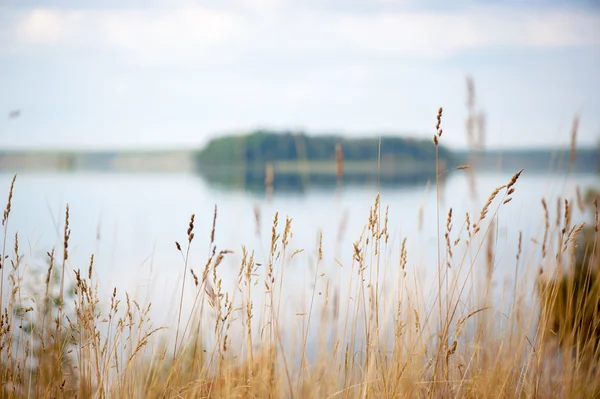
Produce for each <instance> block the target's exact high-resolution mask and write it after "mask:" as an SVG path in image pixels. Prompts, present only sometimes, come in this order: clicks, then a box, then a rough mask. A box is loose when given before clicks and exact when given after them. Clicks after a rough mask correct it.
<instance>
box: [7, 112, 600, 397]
mask: <svg viewBox="0 0 600 399" xmlns="http://www.w3.org/2000/svg"><path fill="white" fill-rule="evenodd" d="M441 122H442V109H441V108H440V110H439V113H438V115H437V125H436V134H435V136H434V142H435V144H436V145H437V144H438V143H439V141H440V140H441V138H442V128H441ZM444 139H446V137H445V136H444ZM337 154H338V155H337V158H338V160H337V162H338V174H339V176H338V177H339V178H340V180H341V175H342V168H343V158H342V153H341V148H339V149H338V152H337ZM522 172H523V171H522V170H521V171H518V172H516V173H515V174H514V176H513V177H512V178H511V179H510V180H509V181H507V182H505V184H502V185H500V186H499V187H497V188H496V189H495V190H493V191H492V193H491V194H490V196H489V197H488V199H487V200H486V201H485V202H484V203H483V204H482V206H481V209H480V211H479V215H478V217H476V220H475V222H474V223H472V221H471V220H472V215H469V214H468V213H467V214H466V215H465V217H464V222H462V223H461V225H460V226H455V223H457V222H456V220H462V219H463V217H462V215H458V218H457V217H456V216H457V215H454V214H453V211H452V209H451V208H450V209H449V210H448V211H447V212H446V211H443V212H442V210H441V209H440V207H441V205H440V202H439V201H438V209H436V210H435V212H436V213H437V214H438V217H437V223H438V225H437V229H438V248H439V252H438V254H437V263H438V264H437V275H436V277H435V280H434V281H435V285H434V286H433V287H423V286H421V285H420V284H419V283H418V280H417V278H416V277H415V275H414V270H411V266H416V265H414V261H411V260H410V259H411V256H412V254H411V253H409V252H408V251H407V240H409V241H410V237H396V239H394V238H391V237H390V231H389V230H388V224H389V220H388V212H389V208H388V207H387V206H385V207H384V206H382V204H381V203H380V201H381V197H380V196H379V195H377V197H376V198H375V201H374V203H373V206H372V207H371V209H370V210H369V213H368V216H367V215H365V216H366V217H365V228H364V229H363V231H362V232H361V233H360V232H350V233H360V235H359V236H358V237H357V239H356V240H355V241H354V244H353V247H352V248H345V250H347V251H351V252H352V263H351V264H342V263H340V262H339V261H337V260H334V259H330V258H328V256H327V255H326V254H325V252H324V248H323V236H322V234H321V233H319V236H318V237H319V238H318V246H317V250H316V253H314V254H308V255H307V257H310V259H312V264H311V265H310V267H309V272H310V273H311V276H312V277H311V280H312V284H311V292H310V293H309V295H308V301H307V303H303V304H297V305H298V307H299V308H302V310H301V311H299V312H295V313H293V314H290V310H289V308H290V307H289V306H286V304H284V303H283V301H282V299H283V298H284V296H285V286H284V282H285V281H287V280H286V274H285V273H286V269H287V268H288V267H289V265H290V264H291V263H292V262H294V261H296V260H297V259H298V258H299V256H298V255H299V254H301V253H303V251H302V249H298V248H294V247H293V246H292V244H291V241H290V238H291V236H292V234H293V230H294V229H293V224H292V219H290V218H288V217H286V218H285V221H284V223H281V225H280V218H279V214H275V215H274V218H273V221H272V229H271V232H272V233H271V238H270V243H269V245H268V247H269V251H268V253H267V254H266V255H264V256H263V255H261V256H258V255H257V254H256V253H255V252H254V251H253V250H251V249H248V248H246V247H242V249H241V262H240V264H239V265H238V268H239V269H238V270H239V271H238V274H237V284H236V287H235V289H234V290H230V291H228V290H227V289H226V288H225V284H224V283H223V280H222V276H221V272H220V268H221V267H222V265H223V263H224V262H227V259H228V256H229V254H230V253H231V251H229V250H226V249H218V248H217V247H216V246H215V230H216V222H217V209H216V207H215V211H214V215H213V225H212V232H211V236H210V240H209V246H208V251H207V259H206V263H205V264H204V268H203V269H202V270H193V268H191V267H190V264H189V259H188V254H189V249H190V247H191V246H192V245H194V244H195V243H196V241H195V240H194V228H195V226H194V223H195V215H192V216H191V218H190V221H189V224H188V229H187V244H184V245H181V244H179V243H176V249H177V250H178V251H179V252H180V253H181V256H182V270H183V271H184V276H187V275H188V273H189V274H190V278H188V279H187V280H186V279H184V280H183V283H182V286H181V292H179V293H178V294H179V306H178V308H177V309H175V312H176V314H177V322H176V325H174V326H170V327H172V328H173V330H174V331H175V339H174V341H173V340H170V341H169V340H166V339H163V335H161V333H162V332H163V331H162V329H163V327H161V326H158V327H157V326H153V325H152V322H151V320H150V319H149V312H150V305H148V306H141V305H140V304H139V303H138V302H136V301H135V300H134V298H132V297H130V296H129V295H128V294H127V293H121V292H117V289H116V288H114V287H99V286H98V284H97V282H96V281H95V280H94V278H93V273H92V271H93V268H94V258H93V256H92V257H91V259H90V263H89V264H88V265H82V266H83V269H80V268H79V267H77V266H76V265H72V264H70V262H69V252H68V249H69V239H70V230H69V209H68V207H67V209H66V212H65V219H64V226H65V227H64V242H63V248H61V249H62V250H58V251H55V250H51V251H50V252H49V253H48V268H47V270H45V272H44V274H43V276H44V278H43V279H42V280H40V282H39V286H36V288H35V289H33V290H29V291H27V290H26V285H25V282H24V273H23V270H22V269H23V264H22V263H23V262H22V257H21V255H20V251H19V237H18V236H15V237H14V243H12V244H11V243H10V239H11V238H12V237H7V231H8V230H7V225H8V222H9V220H10V211H11V200H12V193H13V189H17V188H15V187H14V186H15V184H14V180H13V184H12V185H11V187H10V194H9V199H8V203H7V207H6V210H5V212H4V217H3V221H2V224H3V227H4V245H3V258H2V263H1V266H2V274H3V279H2V285H1V289H2V294H3V295H2V298H3V299H2V302H0V305H1V311H2V312H1V313H2V316H1V319H0V358H1V359H2V363H1V366H0V382H1V389H2V391H1V395H2V397H7V398H25V397H78V398H87V397H94V398H104V397H111V398H112V397H115V398H155V397H156V398H165V397H169V398H171V397H172V398H198V397H255V398H266V397H295V398H304V397H318V398H358V397H360V398H376V397H386V398H387V397H436V398H437V397H443V398H446V397H468V398H471V397H473V398H474V397H519V398H554V397H594V396H598V395H600V375H599V374H600V368H599V367H598V360H599V358H600V354H599V351H600V349H599V340H598V337H599V336H600V333H599V325H600V316H599V312H600V288H599V284H600V283H599V281H600V280H599V279H598V277H597V276H598V267H599V262H598V259H599V254H598V244H599V243H600V241H599V238H598V205H597V198H596V199H595V201H594V202H593V204H594V206H592V204H591V202H590V203H588V204H583V202H582V201H583V200H582V199H581V195H580V194H578V200H577V204H578V206H579V207H580V208H581V209H583V208H584V207H585V209H587V210H588V211H590V220H591V221H592V223H591V227H590V228H589V229H588V228H586V225H583V224H577V225H572V222H571V216H572V212H573V205H572V202H569V201H567V200H559V201H558V208H557V212H556V213H557V215H556V223H554V224H551V223H550V220H551V219H550V211H549V209H548V206H547V201H546V200H545V199H543V200H542V207H541V208H540V215H541V216H542V219H543V222H544V226H545V230H544V232H543V239H541V240H539V242H541V245H539V246H537V247H536V248H535V250H536V251H538V252H539V261H538V260H535V261H529V263H528V262H527V261H525V259H526V258H525V257H524V256H522V255H523V253H524V252H525V251H526V246H527V242H528V241H527V240H524V238H523V236H522V234H521V233H519V236H518V240H517V237H515V245H518V252H517V256H516V259H515V266H514V267H515V273H514V276H515V286H514V287H513V288H512V291H510V292H508V293H506V294H502V296H501V297H502V299H504V297H505V295H506V297H508V298H510V299H511V301H510V302H511V306H510V309H509V311H508V312H506V310H505V309H501V308H499V307H498V306H496V305H497V303H496V302H497V298H496V297H494V294H493V287H492V286H493V279H494V271H495V267H496V262H497V261H496V255H497V254H496V247H495V240H496V236H495V226H496V225H497V221H498V218H499V211H500V210H501V209H502V208H503V207H509V206H512V205H513V203H512V202H511V200H512V199H513V198H516V197H515V196H516V195H517V196H518V194H517V192H516V189H518V186H519V180H518V179H519V176H520V175H521V173H522ZM272 179H273V176H272V172H271V173H267V179H266V181H265V185H266V189H267V190H268V189H269V187H272ZM438 185H439V182H438ZM588 202H589V201H588ZM415 211H416V210H415ZM424 211H425V212H427V211H430V212H433V211H434V210H424ZM255 216H256V222H257V225H258V224H259V223H260V219H261V218H260V209H258V208H256V209H255ZM421 217H422V216H420V218H421ZM442 227H444V229H443V232H442ZM343 230H344V228H342V227H341V228H340V232H339V235H340V236H341V235H342V234H343V233H344V232H343ZM257 231H260V228H259V226H257ZM582 237H583V238H585V240H584V241H581V239H582ZM342 250H344V249H342ZM393 253H396V254H398V262H397V263H395V262H394V261H393V259H395V258H394V257H393V256H391V254H393ZM57 254H62V256H60V255H58V257H57ZM259 258H260V259H259ZM328 262H331V263H334V262H337V263H338V264H339V266H340V267H344V268H350V269H351V273H348V276H349V278H348V280H341V281H336V282H335V283H333V279H332V277H333V278H335V276H329V275H326V273H325V271H324V270H325V267H324V265H325V264H326V263H328ZM528 270H534V271H536V270H539V273H533V274H534V275H535V276H536V280H535V282H536V285H535V287H537V289H538V293H539V294H538V295H537V296H536V297H535V298H539V301H537V300H533V301H531V302H527V301H523V300H521V299H522V298H523V296H525V295H526V293H527V291H528V290H531V289H532V288H533V287H534V284H533V283H534V281H528V280H527V277H525V276H526V275H528V274H527V273H526V272H527V271H528ZM5 271H6V273H7V276H6V277H7V278H4V273H5ZM67 273H72V275H73V276H74V277H75V285H74V286H73V287H67V286H65V284H66V281H67V279H66V278H65V275H66V274H67ZM517 282H518V284H516V283H517ZM428 288H431V291H428ZM99 289H103V290H107V291H109V292H112V296H111V301H110V303H109V304H102V303H101V302H100V300H99V299H98V298H99V296H98V292H99ZM184 297H186V298H190V297H191V298H193V306H192V310H191V312H189V313H185V312H183V310H182V309H183V306H182V303H183V301H184ZM256 298H260V299H258V300H257V299H256ZM298 307H297V308H298ZM165 328H166V327H165ZM317 329H318V332H316V330H317Z"/></svg>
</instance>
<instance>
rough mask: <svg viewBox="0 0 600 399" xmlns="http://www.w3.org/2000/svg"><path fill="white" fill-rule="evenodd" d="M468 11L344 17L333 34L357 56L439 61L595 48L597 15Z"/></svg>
mask: <svg viewBox="0 0 600 399" xmlns="http://www.w3.org/2000/svg"><path fill="white" fill-rule="evenodd" d="M528 11H529V12H524V11H523V10H518V9H511V8H500V7H498V8H496V7H494V8H472V9H469V10H463V11H460V12H456V11H455V12H448V13H436V12H413V13H389V14H368V15H358V14H357V15H345V16H342V17H341V18H339V19H338V20H337V24H336V29H337V33H338V34H339V35H340V36H341V37H343V38H344V39H345V40H346V41H347V42H348V43H349V44H350V45H354V46H357V47H359V48H360V49H362V50H363V51H369V52H374V53H380V54H398V55H412V56H419V55H420V56H444V55H448V54H450V53H453V52H456V51H460V50H465V49H472V48H483V47H486V46H509V47H560V46H572V45H574V46H577V45H599V44H600V15H599V14H598V13H589V12H588V13H584V12H577V11H555V10H549V11H546V10H542V11H535V12H533V11H531V10H528Z"/></svg>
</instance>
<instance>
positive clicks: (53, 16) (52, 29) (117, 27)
mask: <svg viewBox="0 0 600 399" xmlns="http://www.w3.org/2000/svg"><path fill="white" fill-rule="evenodd" d="M241 24H242V23H241V21H238V20H237V18H236V16H235V15H234V14H231V13H225V12H222V11H215V10H208V9H204V8H199V7H193V8H186V9H170V10H165V9H152V10H60V9H34V10H31V11H29V12H26V13H24V14H23V15H21V16H20V17H19V18H18V23H17V25H16V26H17V28H16V35H15V36H16V39H17V42H18V43H19V44H20V45H21V46H24V47H27V46H33V47H38V48H39V47H45V46H53V47H58V46H60V47H64V48H70V47H78V46H85V47H88V48H100V49H105V50H109V51H116V52H118V53H121V54H123V55H125V56H127V57H128V58H130V59H131V58H134V59H137V60H139V61H142V62H144V61H152V60H155V61H156V60H160V59H164V60H171V61H182V60H185V59H186V58H190V57H191V58H198V56H199V55H204V54H206V52H207V51H208V50H210V49H212V48H215V47H217V46H220V45H223V44H224V43H227V42H228V41H229V40H232V39H234V38H235V37H236V35H237V34H238V33H239V28H240V26H241Z"/></svg>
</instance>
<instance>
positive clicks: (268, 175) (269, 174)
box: [265, 162, 275, 199]
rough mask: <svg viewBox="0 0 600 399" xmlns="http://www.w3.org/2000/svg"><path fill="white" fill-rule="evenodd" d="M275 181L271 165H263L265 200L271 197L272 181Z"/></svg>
mask: <svg viewBox="0 0 600 399" xmlns="http://www.w3.org/2000/svg"><path fill="white" fill-rule="evenodd" d="M274 180H275V170H274V169H273V164H272V163H270V162H268V163H267V164H266V165H265V189H266V191H267V199H271V197H272V196H273V181H274Z"/></svg>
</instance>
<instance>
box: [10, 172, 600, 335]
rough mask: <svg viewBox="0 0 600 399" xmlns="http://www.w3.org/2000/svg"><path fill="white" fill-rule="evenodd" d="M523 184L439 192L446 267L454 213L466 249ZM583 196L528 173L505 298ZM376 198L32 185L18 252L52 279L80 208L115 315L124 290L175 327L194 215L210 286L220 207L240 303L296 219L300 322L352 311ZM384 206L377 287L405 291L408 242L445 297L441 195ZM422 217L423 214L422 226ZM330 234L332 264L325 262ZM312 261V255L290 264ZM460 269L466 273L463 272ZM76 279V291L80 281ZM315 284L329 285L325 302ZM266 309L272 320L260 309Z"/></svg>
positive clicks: (85, 179) (391, 196) (72, 262)
mask: <svg viewBox="0 0 600 399" xmlns="http://www.w3.org/2000/svg"><path fill="white" fill-rule="evenodd" d="M463 172H464V173H463ZM512 174H513V173H479V174H477V175H476V176H475V179H476V187H477V198H476V199H473V198H472V196H471V194H470V184H469V179H468V172H467V171H457V172H456V173H453V174H452V175H450V176H449V177H448V179H446V180H445V182H444V184H443V187H441V188H440V192H439V196H440V209H439V220H440V234H439V237H440V248H441V256H442V261H444V257H445V248H446V244H445V241H444V235H443V234H444V229H445V226H446V219H447V214H448V210H449V208H450V207H452V209H453V220H452V224H453V230H452V231H453V233H452V235H451V237H452V240H453V241H454V239H455V238H456V235H457V234H458V232H459V230H460V229H461V228H462V226H463V225H464V220H465V212H470V213H471V222H472V223H473V222H475V221H476V218H477V217H478V215H479V210H480V209H481V207H482V206H483V204H484V203H485V201H486V200H487V198H488V196H489V194H490V193H491V192H492V190H493V189H494V188H495V187H497V186H499V185H502V184H506V183H508V182H509V180H510V178H511V176H512ZM11 179H12V175H11V174H6V173H5V174H2V175H0V187H2V189H3V190H4V192H5V196H7V194H8V190H9V187H10V182H11ZM577 186H579V187H580V188H581V190H582V192H584V191H585V189H586V188H588V187H592V186H594V187H598V186H600V180H599V179H598V177H597V176H596V175H592V174H589V175H586V174H581V175H571V176H566V175H556V176H552V175H542V174H531V175H530V174H528V173H527V171H524V172H523V174H522V175H521V177H520V178H519V180H518V182H517V184H516V186H515V187H516V192H515V193H514V194H513V200H512V201H511V202H510V203H507V204H505V205H502V206H501V208H500V211H499V213H498V219H497V228H496V229H495V231H496V236H495V247H496V251H495V257H494V275H493V280H494V284H495V286H496V287H499V289H498V292H499V294H498V295H501V296H502V292H505V291H506V290H509V291H510V287H511V284H512V282H513V280H514V277H513V276H514V274H515V264H516V261H515V257H516V253H517V247H518V236H519V232H520V231H522V234H523V253H522V257H521V258H522V259H523V260H522V266H521V268H522V269H521V270H520V271H519V273H520V274H519V275H520V276H521V275H522V274H524V273H534V274H535V273H537V269H538V265H539V264H540V263H539V258H540V255H539V252H540V251H539V247H540V244H539V242H540V241H541V238H542V234H543V227H544V217H543V215H544V214H543V210H542V206H541V203H540V200H541V198H542V197H544V198H546V200H547V201H548V204H549V208H550V220H551V221H554V219H555V212H556V211H555V209H556V201H557V198H559V197H560V198H567V199H569V200H572V201H575V199H576V198H575V193H576V187H577ZM502 193H503V192H502ZM376 196H377V189H376V188H374V187H369V188H361V187H346V188H342V189H341V190H339V191H336V190H326V189H320V190H314V191H308V192H304V193H301V194H300V193H287V194H286V193H279V192H275V193H274V195H273V197H272V198H266V197H265V196H264V195H256V194H250V193H245V192H243V191H236V190H229V189H226V188H222V187H214V186H210V185H208V184H207V183H206V182H205V181H203V180H202V178H200V177H198V176H196V175H192V174H111V173H87V172H86V173H83V172H81V173H77V172H73V173H63V174H61V173H21V174H19V175H18V177H17V181H16V184H15V189H14V196H13V201H12V211H11V215H10V221H9V236H8V248H10V249H12V247H13V244H12V242H13V238H12V237H14V233H15V232H18V234H19V244H20V252H21V253H22V254H23V255H24V263H23V265H24V266H25V272H26V273H33V272H35V271H36V270H37V271H41V274H42V275H43V273H44V272H45V270H46V268H47V256H46V252H47V251H50V250H51V248H52V247H56V249H57V253H58V254H62V242H63V229H64V213H65V206H66V204H67V203H68V204H69V208H70V219H69V223H70V229H71V237H70V240H69V260H68V270H75V269H78V268H80V269H82V270H86V272H87V269H88V264H89V258H90V255H91V254H94V255H95V265H94V269H93V270H94V277H93V278H94V280H95V281H97V282H98V283H99V287H100V296H101V299H102V300H103V301H106V302H105V304H107V303H109V298H110V295H111V294H112V291H113V287H116V288H117V292H118V293H119V295H122V294H123V292H124V291H128V292H129V293H130V294H131V295H133V297H135V298H137V300H138V301H140V302H141V303H147V302H152V313H151V316H152V319H153V323H154V325H155V326H158V325H164V324H169V325H174V324H173V322H174V320H175V319H176V313H177V311H176V310H177V307H178V303H179V295H180V293H181V278H182V276H183V272H184V261H183V260H182V255H181V254H180V253H179V252H178V251H177V249H176V245H175V241H178V242H179V243H181V245H182V246H183V247H184V250H185V248H186V244H187V232H186V231H187V228H188V223H189V219H190V215H191V214H192V213H194V214H195V215H196V217H195V229H194V232H195V238H194V240H193V242H192V246H191V249H190V257H189V262H188V264H189V267H191V268H192V269H193V270H195V272H196V274H197V275H201V273H202V270H203V269H204V266H205V264H206V260H207V258H208V255H209V251H210V249H209V243H210V236H211V231H212V222H213V214H214V208H215V205H216V206H217V219H216V234H215V244H216V246H217V251H219V250H224V249H228V250H232V251H233V253H232V254H228V255H226V256H225V259H224V261H223V263H222V264H221V265H220V266H219V269H218V271H219V275H220V276H221V278H222V279H223V287H224V288H225V289H226V290H228V291H230V292H231V293H232V295H233V294H234V292H235V289H234V286H235V283H236V280H237V276H238V271H239V266H240V259H241V253H242V250H241V249H242V245H245V246H246V247H247V249H248V250H249V251H252V250H254V251H255V261H256V262H257V263H261V264H263V266H262V267H263V268H264V265H265V264H266V263H267V256H268V253H269V249H270V244H271V233H272V232H271V228H272V220H273V217H274V215H275V213H276V212H279V225H278V232H279V233H282V231H283V227H284V225H285V217H286V215H287V216H289V217H290V218H292V219H293V221H292V232H293V237H292V238H291V240H290V243H289V248H288V250H287V257H288V259H287V260H286V261H285V262H286V263H285V277H284V284H283V286H282V291H281V292H282V313H285V314H287V315H290V316H289V317H290V318H292V319H293V317H294V316H295V315H297V314H302V313H303V312H306V310H307V306H308V304H309V303H310V300H311V298H312V296H313V292H314V295H315V296H316V298H317V299H316V300H315V305H319V304H320V305H319V306H321V305H323V301H324V299H323V297H325V296H326V295H328V294H327V293H326V291H327V290H329V291H330V292H329V295H331V291H334V290H337V292H338V294H339V295H340V298H341V304H340V306H343V305H344V301H345V300H347V299H345V298H347V297H348V296H350V294H349V293H348V292H349V290H350V288H349V285H347V284H346V282H347V281H348V279H349V278H351V277H352V276H351V274H352V273H353V272H352V270H353V269H352V256H353V251H354V250H353V243H354V242H356V241H357V240H358V239H359V237H360V234H361V232H362V230H363V227H364V226H365V225H366V224H367V222H368V220H369V209H370V207H372V206H373V204H374V201H375V198H376ZM501 201H502V200H501V199H498V200H496V201H495V202H494V203H493V206H492V210H490V212H489V214H488V219H489V218H490V217H491V216H492V215H493V213H494V211H493V209H495V208H496V207H497V206H498V204H499V203H500V202H501ZM380 203H381V217H382V218H383V215H384V214H385V207H386V205H389V221H388V231H389V242H388V244H387V246H384V247H383V248H382V253H384V254H385V255H384V261H383V262H382V264H381V265H380V270H379V272H378V273H377V275H378V277H375V274H374V273H375V272H374V271H371V272H369V273H370V274H369V275H370V276H371V278H373V280H372V281H371V282H372V283H373V282H374V281H375V280H377V281H381V286H380V289H381V290H382V291H385V292H387V294H388V295H390V296H393V295H394V291H395V290H397V285H394V284H395V282H396V281H398V275H399V273H400V270H399V261H400V246H401V242H402V240H403V239H404V238H406V248H407V264H406V268H405V271H406V273H407V278H409V279H411V280H413V281H415V280H418V281H419V282H420V286H421V287H423V290H424V296H425V297H427V295H428V292H429V291H432V292H434V291H435V290H436V289H437V285H436V284H434V281H436V272H437V256H438V253H437V243H438V240H437V237H438V231H437V228H438V227H437V223H436V203H437V201H436V190H435V184H431V185H417V186H409V187H398V188H390V187H385V188H382V190H381V198H380ZM572 208H573V209H574V214H573V222H576V221H578V220H583V215H582V214H581V212H580V211H579V210H577V207H576V206H573V207H572ZM420 209H422V210H423V212H422V220H421V222H420V221H419V219H420V212H419V210H420ZM257 220H258V223H257ZM382 223H383V222H382ZM420 224H421V228H420ZM482 229H484V228H483V224H482ZM320 233H322V251H323V255H322V256H323V257H322V260H321V261H320V262H317V261H318V245H319V244H318V242H319V234H320ZM463 234H464V233H463ZM535 240H537V241H538V243H537V244H536V242H535ZM463 242H464V240H463ZM300 249H303V250H304V251H303V252H301V253H299V254H297V255H296V256H294V258H293V259H289V256H290V255H291V254H292V253H293V252H294V251H296V250H300ZM460 251H461V246H460V244H459V245H458V246H457V247H456V248H455V251H454V259H455V262H458V261H457V260H458V259H459V258H460V256H462V255H461V252H460ZM484 253H485V248H483V249H482V254H481V255H480V258H481V259H480V260H478V261H476V262H475V264H476V265H478V264H479V263H480V262H481V263H482V265H483V264H484V263H485V259H484V258H485V254H484ZM471 255H472V254H471ZM467 263H469V261H467ZM477 267H479V266H477ZM482 268H483V269H484V268H485V266H482ZM458 269H460V268H457V267H456V265H455V267H454V270H458ZM321 274H323V275H322V276H321ZM67 275H68V277H69V278H70V280H71V281H74V275H73V274H72V273H67ZM315 276H318V279H317V281H316V287H314V290H313V286H314V282H315ZM519 279H520V278H519ZM257 287H258V288H257V289H255V295H256V297H255V298H256V300H257V304H259V303H262V302H259V301H260V300H261V298H263V296H264V295H263V293H262V283H261V284H259V285H258V286H257ZM185 290H186V291H185V295H184V317H185V315H186V314H189V313H186V312H190V311H191V308H192V303H193V301H194V298H195V287H194V285H193V279H192V278H191V275H189V274H188V276H187V281H186V288H185ZM344 294H346V295H344ZM237 295H239V293H238V294H237ZM502 297H504V296H502ZM330 302H331V301H330ZM255 306H256V307H257V308H258V309H257V310H256V311H257V312H260V307H259V305H255ZM315 328H316V327H315Z"/></svg>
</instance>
